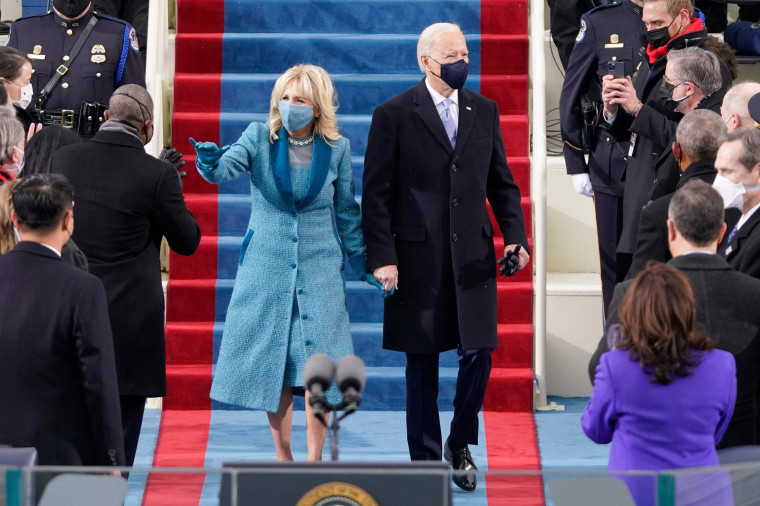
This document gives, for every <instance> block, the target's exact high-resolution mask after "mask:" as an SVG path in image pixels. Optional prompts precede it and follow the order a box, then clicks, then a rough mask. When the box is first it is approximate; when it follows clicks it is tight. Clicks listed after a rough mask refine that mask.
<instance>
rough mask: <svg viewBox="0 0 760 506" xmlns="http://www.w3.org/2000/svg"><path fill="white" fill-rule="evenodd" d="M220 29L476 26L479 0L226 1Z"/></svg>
mask: <svg viewBox="0 0 760 506" xmlns="http://www.w3.org/2000/svg"><path fill="white" fill-rule="evenodd" d="M224 9H225V10H224V14H225V19H224V31H225V32H226V33H235V32H259V33H261V32H280V31H282V30H283V29H286V30H290V31H293V32H296V33H297V32H310V33H414V34H419V33H420V32H422V30H423V29H424V28H425V27H426V26H427V25H429V24H432V23H436V22H439V21H452V22H455V23H457V24H458V25H459V26H460V27H461V28H462V30H463V31H464V33H476V32H479V31H480V0H459V1H456V0H454V1H452V0H446V1H440V2H430V0H424V1H421V0H417V1H409V0H348V1H346V0H337V1H330V0H317V1H314V0H264V1H258V2H239V1H236V2H226V3H225V6H224Z"/></svg>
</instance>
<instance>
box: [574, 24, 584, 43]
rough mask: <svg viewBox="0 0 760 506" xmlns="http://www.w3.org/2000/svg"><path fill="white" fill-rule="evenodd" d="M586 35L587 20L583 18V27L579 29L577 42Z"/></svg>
mask: <svg viewBox="0 0 760 506" xmlns="http://www.w3.org/2000/svg"><path fill="white" fill-rule="evenodd" d="M585 36H586V20H585V19H581V29H580V30H578V36H577V37H575V43H576V44H578V43H579V42H580V41H582V40H583V37H585Z"/></svg>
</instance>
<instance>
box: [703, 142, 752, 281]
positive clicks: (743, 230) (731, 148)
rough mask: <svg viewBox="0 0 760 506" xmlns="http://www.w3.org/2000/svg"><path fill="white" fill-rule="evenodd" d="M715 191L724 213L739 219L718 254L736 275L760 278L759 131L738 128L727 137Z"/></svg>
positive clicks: (719, 157) (720, 158) (717, 166)
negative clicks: (736, 214) (735, 212)
mask: <svg viewBox="0 0 760 506" xmlns="http://www.w3.org/2000/svg"><path fill="white" fill-rule="evenodd" d="M715 168H716V169H717V171H718V176H717V177H716V178H715V184H714V186H715V189H716V190H718V192H719V193H720V194H721V196H722V197H723V202H724V204H725V206H726V208H727V209H731V208H736V209H739V210H740V211H741V217H740V218H739V220H738V221H737V222H736V224H735V225H734V226H733V227H731V228H730V230H731V232H729V234H728V240H727V241H726V244H725V245H724V246H723V247H722V248H721V250H720V252H721V254H722V255H723V256H724V257H725V258H726V260H727V261H728V263H729V264H730V265H731V267H733V268H734V269H736V270H737V271H739V272H743V273H745V274H749V275H750V276H752V277H754V278H760V213H758V212H757V209H758V207H760V186H759V185H760V130H758V129H757V128H739V129H737V130H734V131H733V132H731V133H729V134H728V137H727V139H726V142H724V143H723V145H722V146H721V147H720V149H719V150H718V156H717V158H716V159H715Z"/></svg>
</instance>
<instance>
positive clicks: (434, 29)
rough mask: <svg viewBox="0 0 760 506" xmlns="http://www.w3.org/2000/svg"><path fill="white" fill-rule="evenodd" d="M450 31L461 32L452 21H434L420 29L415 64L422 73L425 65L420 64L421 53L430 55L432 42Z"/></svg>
mask: <svg viewBox="0 0 760 506" xmlns="http://www.w3.org/2000/svg"><path fill="white" fill-rule="evenodd" d="M451 32H458V33H462V29H461V28H459V25H457V24H454V23H434V24H432V25H430V26H428V27H427V28H425V29H424V30H422V33H421V34H420V38H419V40H418V41H417V65H419V66H420V71H421V72H422V73H423V74H424V73H425V66H424V65H423V64H422V55H430V52H431V51H432V50H433V44H435V41H436V40H438V37H440V36H441V35H443V34H444V33H451Z"/></svg>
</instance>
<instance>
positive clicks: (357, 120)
mask: <svg viewBox="0 0 760 506" xmlns="http://www.w3.org/2000/svg"><path fill="white" fill-rule="evenodd" d="M268 119H269V115H268V114H266V113H242V112H225V113H221V114H220V115H219V139H220V143H221V145H224V144H232V143H234V142H235V141H237V140H238V139H239V138H240V135H241V134H242V133H243V131H244V130H245V129H246V128H247V127H248V125H249V124H251V122H252V121H258V122H261V123H266V122H267V120H268ZM371 122H372V116H371V115H369V114H344V115H341V114H339V115H338V125H340V133H341V134H343V135H344V136H345V137H348V139H349V140H350V141H351V154H352V155H354V156H364V152H365V151H366V150H367V136H368V135H369V126H370V123H371ZM225 184H226V183H223V184H222V185H220V192H222V191H226V187H225Z"/></svg>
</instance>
